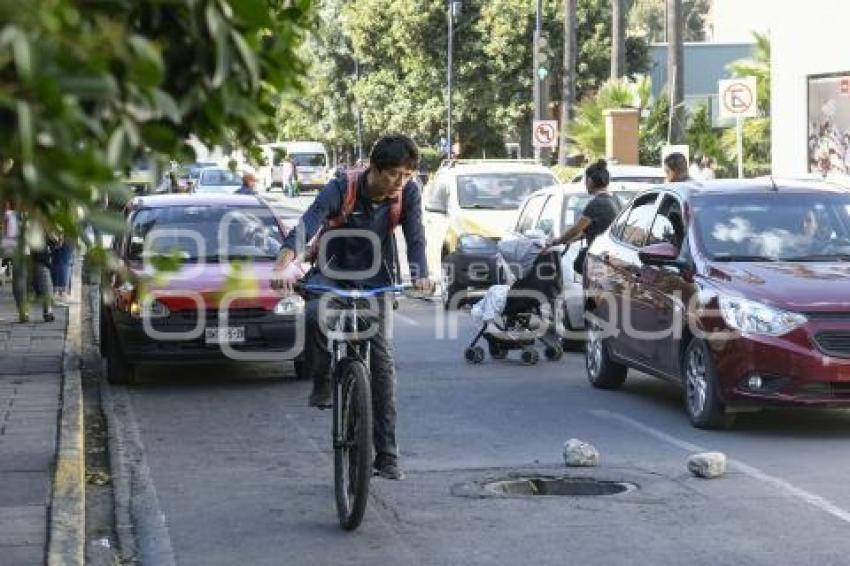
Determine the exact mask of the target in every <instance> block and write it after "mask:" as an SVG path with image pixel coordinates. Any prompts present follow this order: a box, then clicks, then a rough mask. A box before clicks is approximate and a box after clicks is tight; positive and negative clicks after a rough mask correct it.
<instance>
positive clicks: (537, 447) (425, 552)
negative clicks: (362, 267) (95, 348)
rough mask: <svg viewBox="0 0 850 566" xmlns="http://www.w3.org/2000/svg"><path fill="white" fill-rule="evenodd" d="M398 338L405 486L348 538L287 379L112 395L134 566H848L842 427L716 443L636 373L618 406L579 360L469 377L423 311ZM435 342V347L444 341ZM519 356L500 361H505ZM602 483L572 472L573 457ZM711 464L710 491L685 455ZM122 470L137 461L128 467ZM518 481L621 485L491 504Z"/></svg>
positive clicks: (828, 418) (781, 425)
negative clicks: (723, 461) (569, 454)
mask: <svg viewBox="0 0 850 566" xmlns="http://www.w3.org/2000/svg"><path fill="white" fill-rule="evenodd" d="M398 314H399V316H398V317H397V321H396V336H395V347H396V357H397V367H398V380H399V386H398V396H399V400H398V404H399V422H398V436H399V440H400V445H401V455H402V464H403V466H404V467H405V469H406V470H407V472H408V478H407V479H406V480H405V481H403V482H390V481H386V480H381V479H375V480H374V481H373V482H372V496H371V499H370V502H369V508H368V511H367V515H366V517H365V520H364V522H363V525H362V526H361V527H360V529H359V530H358V531H356V532H354V533H347V532H343V531H341V530H340V529H339V527H338V526H337V519H336V513H335V508H334V499H333V488H332V485H333V483H332V482H333V477H332V460H331V458H332V455H331V450H330V437H329V432H330V414H329V413H328V412H320V411H316V410H313V409H308V408H307V406H306V402H305V401H306V397H307V394H308V392H309V384H308V383H305V382H297V381H292V380H291V379H284V378H285V377H287V376H290V377H291V369H290V368H287V367H283V368H281V367H275V366H264V365H260V364H253V365H248V366H237V365H232V366H222V365H219V366H217V367H204V368H193V369H191V370H187V369H180V368H155V369H151V370H148V371H146V372H143V374H142V379H143V381H142V383H141V384H140V385H137V386H134V387H130V388H123V387H112V394H111V395H112V398H113V400H114V402H115V404H116V406H117V407H119V408H121V409H122V410H121V414H120V422H121V429H122V431H121V434H122V435H123V437H124V441H125V442H126V443H127V444H128V445H131V446H135V447H136V449H137V451H136V453H135V457H134V461H133V463H132V466H131V467H132V471H133V477H134V484H133V485H134V488H133V489H134V492H133V493H134V498H135V499H134V501H135V506H134V509H133V513H134V517H133V518H134V522H135V523H136V532H137V534H138V538H139V540H138V550H139V557H140V558H141V559H142V563H148V564H157V565H160V564H168V563H172V562H173V563H177V564H181V565H183V564H185V565H190V564H191V565H194V564H198V565H216V564H222V565H225V564H226V565H232V564H245V565H247V564H250V565H263V564H270V565H271V564H276V565H280V564H286V565H298V564H304V565H308V564H309V565H315V564H320V565H324V564H328V565H335V564H391V565H395V564H422V565H479V564H480V565H494V564H495V565H502V564H504V565H514V564H516V565H525V564H541V565H548V564H552V565H559V566H562V565H564V564H583V565H587V564H591V565H595V564H599V565H611V564H641V565H645V564H652V565H667V564H669V565H679V564H685V563H687V564H691V565H696V564H706V565H717V564H736V565H739V564H771V565H779V564H818V565H823V564H847V563H848V561H850V558H848V556H850V538H848V537H847V536H846V533H847V529H848V528H849V527H850V490H848V489H847V487H846V470H847V469H848V468H850V451H848V450H847V448H848V446H850V413H848V412H846V411H836V410H832V411H823V412H816V411H793V410H782V411H770V412H765V413H761V414H758V415H745V416H742V417H740V418H739V421H738V424H737V426H736V428H735V429H734V430H732V431H725V432H708V431H699V430H696V429H693V428H691V427H690V425H689V424H688V422H687V418H686V417H685V414H684V411H683V409H682V406H681V394H680V392H679V390H678V389H676V388H675V387H673V386H670V385H668V384H665V383H662V382H660V381H656V380H653V379H651V378H649V377H645V376H641V375H639V374H631V375H630V377H629V379H628V380H627V382H626V385H625V386H624V388H623V389H622V390H620V391H614V392H611V391H598V390H594V389H592V388H591V387H590V386H589V385H588V384H587V382H586V380H585V377H584V370H583V359H582V358H581V357H580V356H579V355H578V354H568V355H567V356H566V357H565V359H564V360H562V361H560V362H546V361H542V362H541V363H540V364H539V365H537V366H534V367H530V366H524V365H521V364H520V363H519V362H518V361H514V360H512V359H509V360H506V361H501V362H499V361H493V360H491V359H489V358H488V359H487V360H486V361H485V362H484V364H483V365H480V366H470V365H467V364H466V363H465V362H464V361H463V349H464V347H465V341H467V340H468V339H469V338H470V337H471V336H472V333H473V327H472V323H471V319H470V317H469V315H468V314H466V313H461V314H460V315H459V316H458V318H457V320H458V330H457V333H458V337H457V338H438V337H441V336H445V335H446V334H447V331H448V327H450V326H451V324H447V323H446V321H445V320H444V319H443V315H442V311H441V310H440V308H439V307H438V306H437V305H436V304H428V303H424V302H421V301H405V302H404V304H403V305H402V308H401V309H400V310H399V313H398ZM448 333H450V332H448ZM515 355H516V354H514V356H515ZM572 437H575V438H580V439H583V440H586V441H589V442H591V443H593V444H594V445H596V446H597V448H598V449H599V450H600V452H601V465H600V466H599V467H598V468H595V469H572V470H567V469H566V468H564V467H563V465H562V464H561V462H562V457H561V447H562V444H563V442H564V441H565V440H567V439H568V438H572ZM701 450H720V451H723V452H725V453H726V454H727V456H728V457H729V458H730V459H731V461H730V466H729V468H730V469H729V472H728V473H727V475H726V476H725V477H723V478H721V479H715V480H702V479H697V478H694V477H692V476H691V475H690V474H689V473H688V472H687V469H686V459H687V456H688V455H689V454H691V453H693V452H697V451H701ZM130 452H131V453H132V452H133V451H132V450H130ZM513 474H520V475H522V474H539V475H565V474H569V475H570V476H573V477H592V478H595V479H604V480H615V481H625V482H630V483H632V484H634V485H636V486H637V489H635V490H633V491H630V492H628V493H625V494H620V495H614V496H600V497H540V496H538V497H491V496H486V493H485V492H484V491H483V490H482V489H481V488H480V484H481V482H485V481H488V480H494V479H500V478H507V477H510V476H512V475H513Z"/></svg>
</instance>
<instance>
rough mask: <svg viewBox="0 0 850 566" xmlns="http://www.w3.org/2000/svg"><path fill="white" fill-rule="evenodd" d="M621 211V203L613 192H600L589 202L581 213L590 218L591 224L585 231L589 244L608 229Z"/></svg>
mask: <svg viewBox="0 0 850 566" xmlns="http://www.w3.org/2000/svg"><path fill="white" fill-rule="evenodd" d="M619 212H620V203H619V201H617V199H616V198H615V197H614V196H613V195H612V194H611V193H605V192H603V193H598V194H597V195H596V196H595V197H593V198H592V199H591V200H590V202H589V203H587V206H585V207H584V210H583V211H582V213H581V215H582V216H586V217H587V218H589V219H590V226H588V227H587V230H585V232H584V236H585V238H587V245H588V246H589V245H590V244H592V243H593V240H595V239H596V237H597V236H598V235H599V234H602V233H603V232H605V230H607V229H608V226H610V225H611V223H612V222H614V218H616V216H617V214H618V213H619Z"/></svg>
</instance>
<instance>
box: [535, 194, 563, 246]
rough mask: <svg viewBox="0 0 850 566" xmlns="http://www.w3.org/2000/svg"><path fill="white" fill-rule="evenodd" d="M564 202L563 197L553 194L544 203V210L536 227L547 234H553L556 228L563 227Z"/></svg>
mask: <svg viewBox="0 0 850 566" xmlns="http://www.w3.org/2000/svg"><path fill="white" fill-rule="evenodd" d="M562 203H563V199H562V198H561V197H560V196H557V195H552V196H550V197H549V199H548V200H547V201H546V204H544V205H543V212H541V213H540V219H539V220H538V221H537V226H535V227H536V228H537V229H538V230H541V231H542V232H543V233H544V234H546V235H547V236H551V235H552V232H553V231H554V230H560V229H561V222H560V221H561V204H562Z"/></svg>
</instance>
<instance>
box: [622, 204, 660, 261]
mask: <svg viewBox="0 0 850 566" xmlns="http://www.w3.org/2000/svg"><path fill="white" fill-rule="evenodd" d="M657 197H658V195H657V194H655V193H652V194H648V195H645V196H643V197H641V198H640V199H638V200H636V201H635V203H634V204H633V205H632V208H631V209H630V210H629V212H628V214H627V215H626V219H625V224H624V225H623V228H622V230H623V232H622V235H621V237H620V239H621V240H622V241H623V242H624V243H626V244H629V245H630V246H634V247H636V248H639V247H641V246H643V243H644V242H645V241H646V236H647V234H648V233H649V227H650V225H651V224H652V219H653V217H654V215H655V201H656V199H657Z"/></svg>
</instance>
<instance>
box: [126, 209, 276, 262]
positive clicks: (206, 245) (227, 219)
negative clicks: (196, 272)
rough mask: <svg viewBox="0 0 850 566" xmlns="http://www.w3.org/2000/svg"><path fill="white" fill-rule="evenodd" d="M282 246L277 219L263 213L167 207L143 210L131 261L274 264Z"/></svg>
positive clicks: (134, 226)
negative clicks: (167, 259)
mask: <svg viewBox="0 0 850 566" xmlns="http://www.w3.org/2000/svg"><path fill="white" fill-rule="evenodd" d="M282 244H283V234H282V233H281V231H280V228H279V226H278V224H277V222H276V221H275V218H274V215H273V214H272V212H271V211H269V210H268V209H265V208H262V207H247V206H242V207H233V206H230V207H227V206H222V205H209V206H169V207H163V208H145V209H141V210H139V211H138V212H137V213H136V214H135V215H134V216H133V218H132V221H131V225H130V245H129V248H128V250H127V255H128V258H129V259H132V260H139V259H143V258H144V257H145V256H172V255H173V256H177V257H179V258H181V259H182V260H183V261H199V260H204V261H208V262H215V261H218V260H219V258H220V257H224V258H226V259H231V260H233V259H252V260H263V261H273V260H274V259H275V258H276V257H277V253H278V252H279V251H280V247H281V245H282Z"/></svg>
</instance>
